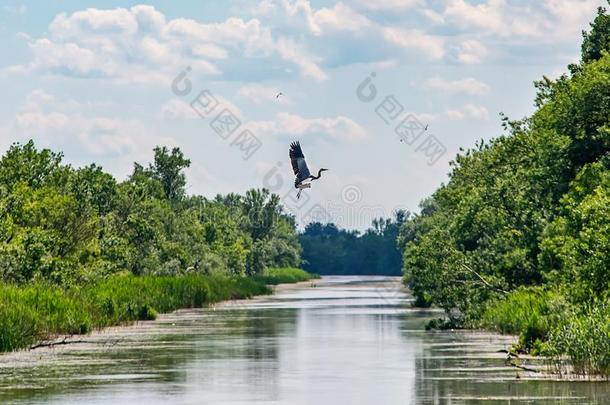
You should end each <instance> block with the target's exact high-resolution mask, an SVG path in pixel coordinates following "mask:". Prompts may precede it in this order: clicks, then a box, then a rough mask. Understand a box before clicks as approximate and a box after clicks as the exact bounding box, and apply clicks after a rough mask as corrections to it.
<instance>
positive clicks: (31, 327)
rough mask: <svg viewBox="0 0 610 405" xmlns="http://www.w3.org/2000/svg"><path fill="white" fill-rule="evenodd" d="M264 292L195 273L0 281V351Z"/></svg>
mask: <svg viewBox="0 0 610 405" xmlns="http://www.w3.org/2000/svg"><path fill="white" fill-rule="evenodd" d="M270 292H271V291H270V289H269V288H268V287H267V286H265V284H263V283H261V282H260V281H257V280H254V279H250V278H228V277H222V276H198V275H197V276H196V275H189V276H181V277H152V276H150V277H148V276H147V277H136V276H131V275H117V276H113V277H110V278H108V279H105V280H103V281H100V282H98V283H96V284H93V285H90V286H85V287H73V288H70V289H68V290H63V289H61V288H59V287H55V286H52V285H48V284H32V285H28V286H23V287H17V286H13V285H7V284H0V351H12V350H18V349H23V348H28V347H31V346H32V345H33V344H35V343H37V342H40V341H44V340H47V339H50V338H53V337H54V336H57V335H71V334H84V333H88V332H90V331H91V330H93V329H96V328H102V327H105V326H111V325H120V324H125V323H129V322H133V321H137V320H150V319H154V318H155V317H156V314H157V312H169V311H172V310H175V309H179V308H195V307H202V306H204V305H206V304H210V303H214V302H218V301H223V300H228V299H238V298H250V297H252V296H254V295H261V294H269V293H270Z"/></svg>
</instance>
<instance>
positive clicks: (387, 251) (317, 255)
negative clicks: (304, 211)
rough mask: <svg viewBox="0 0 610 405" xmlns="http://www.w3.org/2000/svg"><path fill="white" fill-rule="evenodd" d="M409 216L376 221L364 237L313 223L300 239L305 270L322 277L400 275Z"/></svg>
mask: <svg viewBox="0 0 610 405" xmlns="http://www.w3.org/2000/svg"><path fill="white" fill-rule="evenodd" d="M408 216H409V213H407V212H405V211H397V212H396V213H395V214H394V218H388V219H384V218H378V219H375V220H373V223H372V226H371V228H369V229H368V230H366V231H365V232H364V233H363V234H360V233H359V232H358V231H349V230H345V229H338V228H337V226H336V225H334V224H332V223H331V224H321V223H318V222H316V223H311V224H309V225H307V227H306V228H305V231H304V232H303V233H302V234H301V235H300V236H299V240H300V242H301V245H302V246H303V268H304V269H305V270H307V271H314V272H317V273H319V274H337V275H355V274H368V275H388V276H399V275H400V269H401V252H400V250H399V249H398V247H397V246H396V238H397V237H398V233H399V231H400V227H401V226H402V224H403V223H404V222H405V221H406V219H407V218H408Z"/></svg>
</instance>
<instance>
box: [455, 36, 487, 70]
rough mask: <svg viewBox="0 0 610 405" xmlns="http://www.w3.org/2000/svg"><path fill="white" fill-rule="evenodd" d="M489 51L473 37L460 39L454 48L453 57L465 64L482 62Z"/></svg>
mask: <svg viewBox="0 0 610 405" xmlns="http://www.w3.org/2000/svg"><path fill="white" fill-rule="evenodd" d="M488 53H489V51H488V50H487V48H486V47H485V45H483V44H482V43H481V42H479V41H477V40H475V39H468V40H465V41H462V42H461V43H460V44H459V45H458V46H457V47H456V48H455V59H456V60H457V61H458V62H460V63H463V64H465V65H475V64H478V63H482V62H483V60H484V59H485V57H486V56H487V55H488Z"/></svg>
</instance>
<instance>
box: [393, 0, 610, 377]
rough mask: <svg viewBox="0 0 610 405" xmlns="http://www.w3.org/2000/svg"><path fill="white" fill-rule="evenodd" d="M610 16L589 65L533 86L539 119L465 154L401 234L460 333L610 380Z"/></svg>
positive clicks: (420, 287) (429, 292)
mask: <svg viewBox="0 0 610 405" xmlns="http://www.w3.org/2000/svg"><path fill="white" fill-rule="evenodd" d="M609 50H610V16H609V15H608V14H607V13H606V10H604V9H603V8H600V9H599V12H598V16H597V18H596V19H595V21H594V23H592V24H591V30H590V32H588V33H584V42H583V45H582V60H581V63H579V64H575V65H570V66H569V67H568V69H569V73H567V74H564V75H562V76H561V77H559V78H558V79H556V80H551V79H549V78H547V77H544V78H543V80H541V81H539V82H537V83H536V84H535V85H536V88H537V90H538V92H537V96H536V100H535V102H536V106H537V110H536V112H535V113H534V114H533V115H532V116H531V117H528V118H525V119H522V120H516V121H513V120H509V119H508V118H506V117H503V118H502V120H503V127H504V129H505V130H506V133H505V134H504V135H502V136H500V137H498V138H496V139H494V140H492V141H490V142H483V141H481V142H479V143H477V144H476V147H475V148H474V149H471V150H468V151H465V152H464V153H461V154H459V155H458V156H457V157H456V159H455V161H453V162H452V167H453V169H452V172H451V174H450V179H449V181H448V183H447V184H446V185H443V186H441V187H440V188H439V189H438V190H437V191H436V192H435V193H434V194H433V195H432V196H431V197H429V198H428V199H426V200H424V201H423V202H422V203H421V212H420V214H419V215H416V216H414V217H412V218H411V219H409V220H408V221H407V222H406V223H405V224H404V226H403V228H402V230H401V234H400V238H399V243H400V245H401V247H402V250H403V251H404V278H405V280H406V282H407V283H408V285H409V286H410V287H411V289H412V291H413V292H414V294H415V295H416V297H417V300H418V303H419V304H421V305H430V304H436V305H439V306H441V307H443V308H445V309H446V310H447V313H448V315H449V324H451V325H452V326H460V325H462V326H470V327H477V326H485V327H489V328H493V329H497V330H500V331H503V332H507V333H518V334H520V335H521V346H522V348H525V349H526V350H530V351H534V352H541V353H546V354H551V355H554V356H556V357H558V356H560V355H566V354H567V355H568V356H569V357H570V358H571V360H572V363H573V365H574V367H575V371H576V372H582V373H595V372H599V373H604V374H606V375H608V374H610V303H609V300H610V152H609V151H610V54H609V53H608V51H609Z"/></svg>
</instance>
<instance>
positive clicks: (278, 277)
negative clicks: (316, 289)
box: [254, 267, 320, 285]
mask: <svg viewBox="0 0 610 405" xmlns="http://www.w3.org/2000/svg"><path fill="white" fill-rule="evenodd" d="M315 278H320V276H318V275H317V274H311V273H308V272H306V271H305V270H301V269H295V268H291V267H287V268H283V269H267V270H265V271H264V272H263V273H262V274H257V275H256V276H254V280H256V281H258V282H260V283H263V284H269V285H276V284H287V283H298V282H301V281H309V280H312V279H315Z"/></svg>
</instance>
